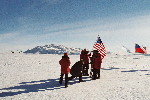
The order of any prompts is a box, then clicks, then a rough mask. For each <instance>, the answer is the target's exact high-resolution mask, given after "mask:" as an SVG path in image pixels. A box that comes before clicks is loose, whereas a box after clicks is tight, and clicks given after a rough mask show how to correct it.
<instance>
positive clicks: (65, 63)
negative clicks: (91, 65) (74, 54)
mask: <svg viewBox="0 0 150 100" xmlns="http://www.w3.org/2000/svg"><path fill="white" fill-rule="evenodd" d="M59 64H60V65H61V75H60V80H59V83H60V84H62V81H63V76H64V74H65V87H68V74H69V72H70V68H69V66H70V59H69V57H68V54H67V53H64V56H62V59H61V60H60V61H59Z"/></svg>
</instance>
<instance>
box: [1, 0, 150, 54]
mask: <svg viewBox="0 0 150 100" xmlns="http://www.w3.org/2000/svg"><path fill="white" fill-rule="evenodd" d="M0 8H1V9H0V23H1V24H0V52H9V51H17V50H22V51H25V50H27V49H31V48H34V47H35V46H39V45H41V46H44V45H47V44H52V43H53V44H60V45H64V46H68V47H80V48H83V49H84V48H87V49H89V50H92V49H93V44H94V43H95V41H96V38H97V36H98V35H100V37H101V39H102V41H103V43H104V45H105V47H106V50H107V51H117V50H119V49H120V48H121V47H122V45H123V46H125V47H127V48H129V49H130V50H131V51H132V52H134V45H135V43H138V44H139V45H143V46H146V47H148V48H149V47H150V43H149V41H150V28H149V27H150V1H149V0H0ZM149 51H150V50H149Z"/></svg>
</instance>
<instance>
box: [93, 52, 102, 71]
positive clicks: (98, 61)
mask: <svg viewBox="0 0 150 100" xmlns="http://www.w3.org/2000/svg"><path fill="white" fill-rule="evenodd" d="M101 63H102V60H101V55H100V54H97V55H96V56H93V57H92V67H93V68H96V69H101Z"/></svg>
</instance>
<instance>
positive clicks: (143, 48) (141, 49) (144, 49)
mask: <svg viewBox="0 0 150 100" xmlns="http://www.w3.org/2000/svg"><path fill="white" fill-rule="evenodd" d="M135 52H138V53H143V54H147V51H146V47H142V46H139V45H138V44H135Z"/></svg>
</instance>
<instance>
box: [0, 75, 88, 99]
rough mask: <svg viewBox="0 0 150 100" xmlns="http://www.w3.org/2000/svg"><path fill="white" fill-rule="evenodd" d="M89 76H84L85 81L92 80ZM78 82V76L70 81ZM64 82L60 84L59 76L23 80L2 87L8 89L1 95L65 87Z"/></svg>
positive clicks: (0, 94)
mask: <svg viewBox="0 0 150 100" xmlns="http://www.w3.org/2000/svg"><path fill="white" fill-rule="evenodd" d="M88 78H89V77H88V76H87V77H83V80H84V82H86V81H91V80H90V79H88ZM76 83H79V82H78V78H75V79H73V80H72V81H69V82H68V85H73V84H76ZM63 84H64V83H63ZM63 84H62V85H60V84H59V78H57V79H47V80H39V81H31V82H22V83H19V85H16V86H13V87H8V88H3V89H0V90H3V91H6V92H1V93H0V97H6V96H14V95H18V94H22V93H30V92H38V91H46V90H55V89H61V88H65V86H64V85H63Z"/></svg>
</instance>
